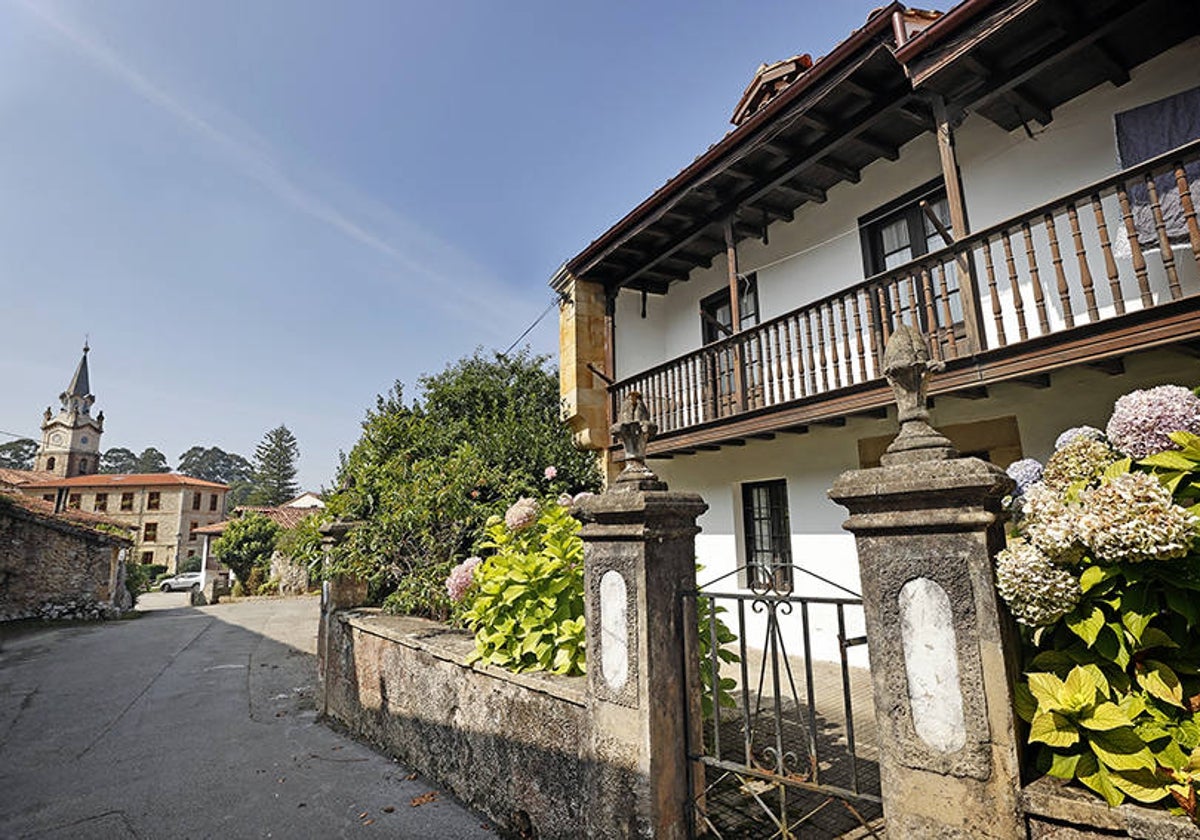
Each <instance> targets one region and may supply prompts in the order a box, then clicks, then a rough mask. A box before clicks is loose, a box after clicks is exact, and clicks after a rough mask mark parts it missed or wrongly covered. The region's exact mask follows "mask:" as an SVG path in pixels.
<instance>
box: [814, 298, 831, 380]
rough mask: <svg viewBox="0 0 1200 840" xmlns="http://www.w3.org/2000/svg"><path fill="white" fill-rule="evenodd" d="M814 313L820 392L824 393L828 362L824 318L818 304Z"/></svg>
mask: <svg viewBox="0 0 1200 840" xmlns="http://www.w3.org/2000/svg"><path fill="white" fill-rule="evenodd" d="M815 314H816V316H817V351H818V353H819V354H820V355H819V360H820V371H821V392H822V393H824V392H825V391H828V390H829V369H828V368H826V367H825V365H826V364H827V362H828V359H827V356H826V353H825V318H824V312H823V310H822V309H821V307H819V306H818V307H817V308H816V310H815Z"/></svg>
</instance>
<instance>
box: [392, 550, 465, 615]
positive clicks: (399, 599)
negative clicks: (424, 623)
mask: <svg viewBox="0 0 1200 840" xmlns="http://www.w3.org/2000/svg"><path fill="white" fill-rule="evenodd" d="M451 566H452V563H451V562H450V561H446V562H444V563H435V564H432V565H429V566H420V567H418V568H416V569H413V571H411V572H410V573H409V574H406V575H404V576H403V577H401V578H400V581H399V582H398V583H397V584H396V589H395V590H394V591H393V592H392V593H391V594H390V595H388V596H387V597H386V598H385V599H384V601H383V611H384V612H385V613H387V614H389V615H416V616H420V617H422V618H432V619H433V620H434V621H448V620H449V619H450V618H451V617H452V615H453V613H454V604H453V603H452V602H451V600H450V596H449V595H447V594H446V575H448V574H450V569H451Z"/></svg>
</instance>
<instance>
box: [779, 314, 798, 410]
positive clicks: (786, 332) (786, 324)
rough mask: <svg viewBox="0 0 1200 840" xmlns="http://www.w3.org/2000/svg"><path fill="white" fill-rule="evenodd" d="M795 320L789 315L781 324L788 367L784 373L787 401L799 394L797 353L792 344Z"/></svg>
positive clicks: (784, 359) (784, 356)
mask: <svg viewBox="0 0 1200 840" xmlns="http://www.w3.org/2000/svg"><path fill="white" fill-rule="evenodd" d="M793 320H794V319H793V318H792V317H791V316H790V315H789V316H788V317H787V318H784V319H783V321H781V322H780V325H779V326H780V329H781V330H782V331H783V332H782V335H783V363H784V365H785V366H786V370H785V371H784V382H786V383H787V385H786V387H785V390H784V399H785V400H794V399H796V397H797V396H799V394H798V393H797V392H796V367H795V363H794V361H793V360H792V353H794V352H795V349H794V346H793V342H792V322H793Z"/></svg>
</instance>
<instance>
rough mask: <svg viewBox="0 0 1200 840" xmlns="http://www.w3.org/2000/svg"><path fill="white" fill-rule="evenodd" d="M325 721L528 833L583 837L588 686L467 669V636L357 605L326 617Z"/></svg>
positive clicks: (545, 839) (574, 680) (578, 680)
mask: <svg viewBox="0 0 1200 840" xmlns="http://www.w3.org/2000/svg"><path fill="white" fill-rule="evenodd" d="M323 621H324V622H325V626H324V627H323V628H322V631H323V632H322V638H321V642H320V644H321V650H320V655H321V661H322V666H323V667H322V686H321V698H322V699H321V704H322V708H323V711H324V713H325V714H326V715H328V716H329V717H331V718H334V719H336V720H338V721H340V722H342V723H343V724H345V725H346V726H347V727H349V728H350V729H351V730H352V731H354V732H356V733H358V734H359V735H362V736H364V737H366V738H367V739H368V740H370V741H372V742H374V743H376V744H378V745H379V746H381V747H382V748H384V749H385V750H386V751H387V752H388V753H390V754H392V755H394V756H395V757H397V758H398V759H399V760H400V761H402V762H403V763H404V764H406V765H408V766H409V767H411V768H412V769H413V770H416V771H418V772H420V773H421V774H422V775H425V776H428V777H429V778H430V780H432V781H434V782H435V783H436V784H438V785H440V786H441V787H442V788H443V789H445V790H448V791H450V792H451V793H453V794H454V795H455V796H457V797H458V798H459V799H461V800H462V801H463V802H465V803H466V804H467V805H468V806H470V807H472V808H476V809H478V810H479V811H481V812H483V813H484V814H486V815H487V816H488V818H489V819H490V820H491V821H492V822H493V823H494V824H495V825H497V826H498V827H501V828H503V829H507V830H508V831H510V832H513V833H515V834H518V835H520V836H529V837H538V838H541V840H549V838H558V837H561V838H576V837H580V836H583V835H584V834H585V833H586V829H585V825H586V823H587V814H586V812H585V806H586V802H585V797H586V791H587V787H588V781H589V778H590V773H591V770H590V768H589V764H590V762H589V761H588V753H589V752H590V744H591V730H590V725H589V717H588V709H587V699H586V680H585V678H583V677H557V676H553V675H546V674H513V673H509V672H508V671H504V670H502V669H500V668H495V667H492V666H487V665H480V664H475V665H464V664H463V662H464V661H465V660H466V658H467V656H468V654H469V653H470V652H471V651H472V650H473V649H474V640H473V639H472V637H471V635H470V634H469V633H466V632H465V631H461V630H455V629H452V628H449V627H446V626H445V625H443V624H439V623H437V622H433V621H427V620H425V619H420V618H411V617H406V616H387V615H382V614H381V613H380V612H379V611H378V610H372V609H365V608H360V609H356V610H350V611H345V612H339V613H334V614H333V615H331V616H328V617H325V618H323Z"/></svg>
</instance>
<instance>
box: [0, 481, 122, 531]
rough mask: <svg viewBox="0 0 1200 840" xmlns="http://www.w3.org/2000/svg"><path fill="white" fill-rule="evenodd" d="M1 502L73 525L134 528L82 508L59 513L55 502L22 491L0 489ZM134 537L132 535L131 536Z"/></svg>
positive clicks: (44, 517) (93, 527)
mask: <svg viewBox="0 0 1200 840" xmlns="http://www.w3.org/2000/svg"><path fill="white" fill-rule="evenodd" d="M0 502H8V503H10V504H12V505H13V506H14V507H19V508H21V509H23V510H26V511H28V512H29V513H32V514H35V515H37V516H39V517H41V518H43V519H59V520H64V521H66V522H70V523H71V524H73V525H82V526H84V527H86V528H92V529H93V530H94V529H95V526H97V525H107V526H110V527H114V528H120V529H121V530H123V531H131V530H132V529H131V528H130V527H129V526H128V525H127V524H126V523H124V522H119V521H117V520H116V519H112V518H110V517H107V516H101V515H100V514H98V513H88V512H87V511H82V510H63V511H59V512H58V513H55V512H54V503H53V502H47V501H44V500H42V499H39V498H37V497H36V496H28V495H25V494H22V493H5V492H3V491H0ZM103 533H105V534H108V536H113V535H112V534H109V533H108V532H107V531H105V532H103ZM130 539H132V535H131V536H130Z"/></svg>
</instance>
